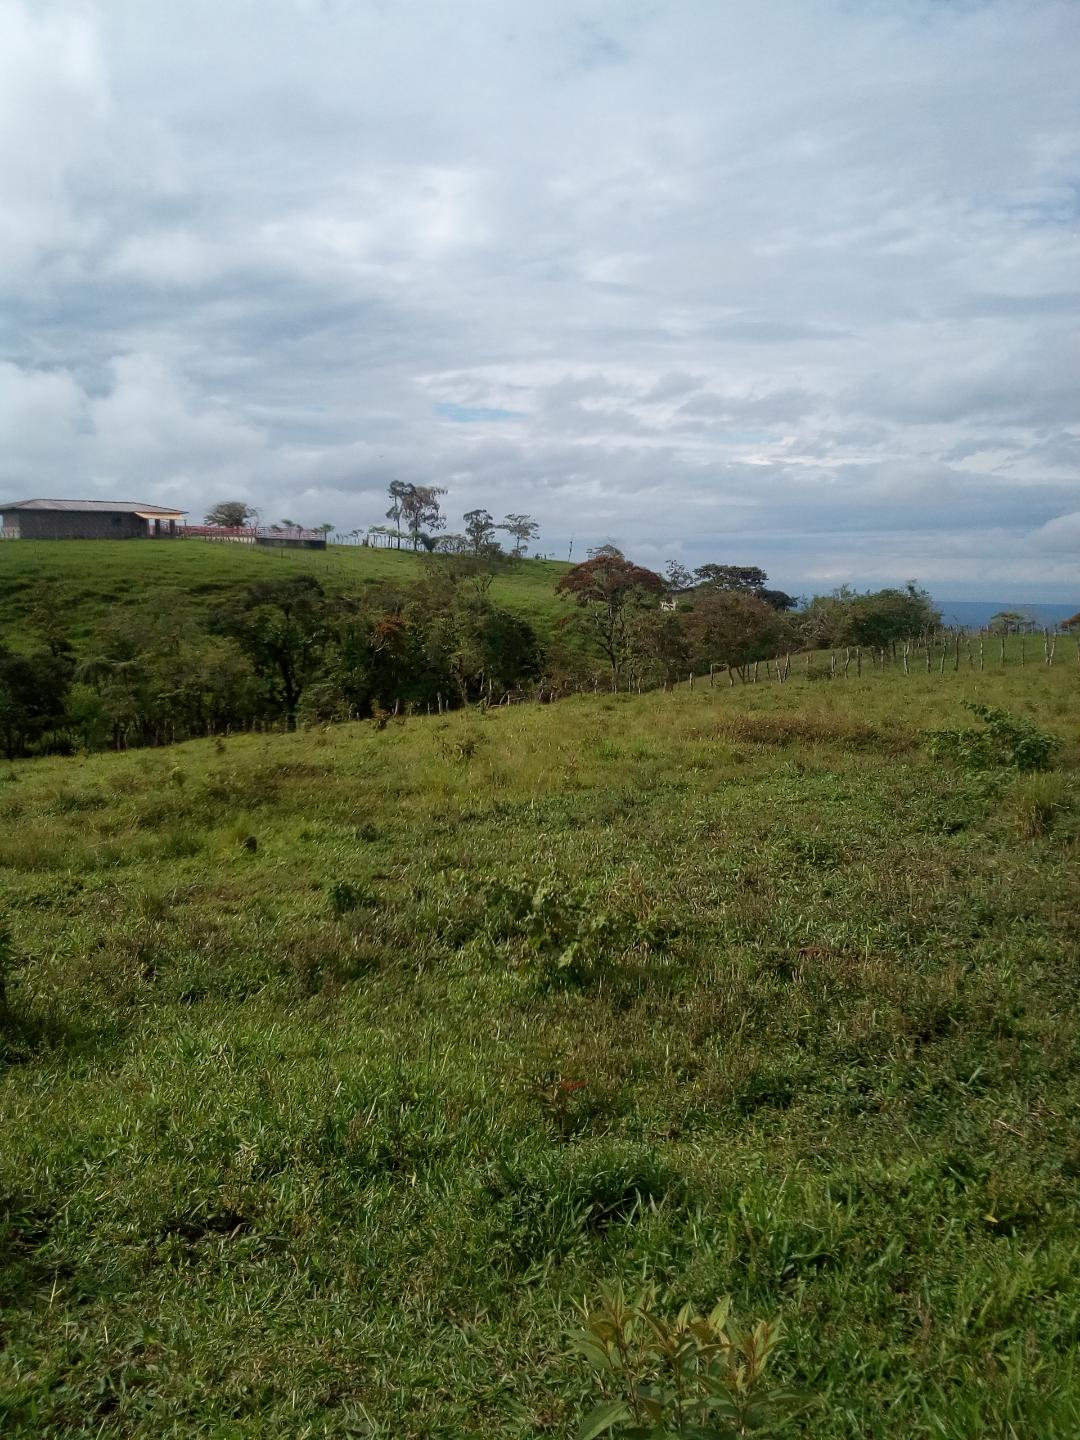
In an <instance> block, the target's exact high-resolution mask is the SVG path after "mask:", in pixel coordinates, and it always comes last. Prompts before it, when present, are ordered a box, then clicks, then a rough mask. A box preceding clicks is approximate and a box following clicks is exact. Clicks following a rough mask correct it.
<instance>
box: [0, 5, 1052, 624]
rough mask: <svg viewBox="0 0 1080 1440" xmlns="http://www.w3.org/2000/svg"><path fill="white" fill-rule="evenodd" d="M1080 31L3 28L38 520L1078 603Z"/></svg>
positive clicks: (555, 16)
mask: <svg viewBox="0 0 1080 1440" xmlns="http://www.w3.org/2000/svg"><path fill="white" fill-rule="evenodd" d="M1074 27H1075V10H1074V8H1073V6H1072V5H1071V4H1070V3H1052V0H1048V3H1038V4H1034V5H1032V4H1020V3H1006V0H987V3H984V4H981V5H978V6H967V5H964V6H960V5H953V4H935V5H927V4H922V3H914V0H912V3H910V4H899V5H895V6H889V7H865V8H864V9H862V10H854V9H853V8H852V7H850V6H847V5H841V4H840V3H837V4H835V5H824V6H814V7H807V6H804V5H801V4H799V3H797V0H777V3H776V4H774V5H770V6H760V7H753V8H752V9H750V10H746V11H744V12H743V13H735V12H733V11H732V10H731V9H730V7H719V6H711V5H704V4H702V5H690V6H667V5H656V6H650V7H626V6H621V5H618V6H617V5H614V4H606V3H600V0H591V3H577V4H569V3H563V0H556V3H553V4H551V5H547V6H543V7H538V6H535V5H532V4H527V3H525V0H521V3H511V4H506V3H499V4H495V3H494V0H491V3H480V4H477V5H475V6H472V7H470V8H469V10H468V11H467V12H466V13H462V12H461V11H460V10H459V9H456V8H455V7H449V8H448V7H446V6H443V5H441V4H438V3H435V0H419V3H417V4H415V5H410V6H408V7H390V8H388V7H383V6H377V5H374V4H369V3H362V0H356V3H352V0H333V3H331V0H270V3H262V4H259V5H258V6H256V5H254V4H248V3H246V0H244V3H240V4H237V5H235V6H229V7H224V9H223V8H222V7H220V6H219V5H216V4H211V3H210V0H190V3H188V4H186V5H185V6H183V7H175V6H171V5H167V4H165V3H164V0H151V3H147V0H139V3H136V0H114V3H110V4H108V5H104V4H99V5H96V6H95V5H87V4H84V3H81V0H80V3H74V0H72V3H65V0H52V3H48V4H41V3H35V4H30V3H23V0H13V3H9V4H8V5H7V6H6V7H4V8H3V10H2V11H0V189H2V193H3V194H4V196H5V212H6V214H5V225H4V226H3V227H2V228H0V294H2V301H3V303H2V305H0V311H2V313H3V314H4V315H5V316H6V317H7V324H6V328H5V329H4V330H3V331H2V332H0V491H2V492H3V493H2V495H0V498H5V499H7V498H10V499H17V498H22V497H24V496H30V495H56V494H61V493H63V494H72V495H74V494H79V495H87V496H91V495H112V494H119V493H120V492H123V493H125V494H127V493H132V494H134V493H138V494H139V495H140V496H144V497H145V498H146V499H147V500H157V501H161V502H163V503H177V504H181V503H182V504H183V505H184V507H185V508H187V509H190V510H192V511H193V512H195V513H198V512H199V510H200V508H205V507H206V506H208V505H209V504H211V503H213V502H214V501H215V500H218V499H220V498H222V497H223V496H225V495H237V496H245V497H247V498H250V499H251V500H253V501H254V502H255V503H257V504H258V505H259V506H260V507H261V508H262V510H263V512H264V514H266V515H267V516H268V517H273V516H276V515H289V516H293V517H298V518H301V519H304V520H307V521H309V522H311V523H318V522H321V521H323V520H332V521H334V522H335V523H336V524H337V525H338V527H339V528H342V529H352V528H354V527H355V526H358V525H364V524H370V523H377V522H378V521H380V520H381V519H382V518H383V511H384V510H385V508H386V504H385V501H384V499H383V495H384V492H385V487H386V484H387V482H388V481H389V480H390V479H391V478H399V479H405V480H412V481H414V482H417V483H426V484H432V483H435V484H440V485H445V486H447V488H448V489H449V491H450V495H449V502H448V503H449V506H450V510H451V524H452V525H454V524H456V519H457V516H458V515H460V513H461V512H463V511H465V510H467V509H470V508H472V507H474V506H477V505H483V506H486V507H487V508H489V509H491V510H492V511H496V512H499V513H501V512H502V511H503V510H507V509H523V510H528V511H529V512H531V513H533V514H535V515H536V516H537V518H538V519H539V520H540V522H541V526H542V530H541V540H540V546H541V549H543V550H546V551H548V552H549V553H552V554H557V555H565V554H567V553H568V551H569V547H570V542H571V540H573V541H574V545H575V555H578V554H581V553H583V551H584V549H585V547H586V546H587V545H588V544H590V543H596V542H597V541H601V540H608V539H610V540H613V541H616V542H617V543H619V544H621V545H623V546H625V547H626V548H627V549H628V550H629V551H631V552H632V553H633V554H634V555H635V556H636V557H637V558H639V559H640V560H642V561H643V562H645V563H651V564H660V563H662V561H663V560H664V559H666V558H668V557H672V556H678V557H680V558H682V559H684V560H686V561H688V562H689V563H691V564H693V563H700V562H701V561H703V560H707V559H721V560H729V561H733V562H749V563H756V564H761V565H764V566H765V567H766V568H767V569H768V570H769V572H770V574H771V575H772V576H773V579H774V581H775V582H776V583H777V584H780V585H782V586H783V587H784V588H785V589H788V590H809V589H815V588H816V589H820V588H824V587H829V586H831V585H833V584H836V583H838V582H840V581H842V580H854V581H855V582H857V583H867V584H869V583H889V582H896V581H902V580H905V579H907V578H909V577H910V576H918V577H919V578H920V579H921V580H922V581H923V582H924V583H926V584H928V585H930V586H931V587H932V588H934V589H936V590H937V591H938V593H948V594H949V595H951V596H955V597H957V598H962V597H963V596H964V595H979V594H983V593H985V592H986V590H987V588H988V587H989V588H990V589H992V590H994V591H995V593H996V592H1004V591H1009V592H1012V593H1014V594H1018V595H1022V596H1024V597H1027V598H1031V599H1039V598H1043V599H1048V600H1050V599H1061V600H1063V601H1068V600H1069V599H1071V598H1072V594H1073V590H1074V587H1075V585H1076V570H1075V560H1074V557H1075V554H1076V546H1077V540H1078V539H1080V508H1078V507H1080V489H1078V484H1077V476H1078V471H1080V467H1078V455H1080V436H1078V425H1077V419H1076V414H1075V380H1074V377H1075V375H1076V373H1077V359H1078V357H1077V342H1076V336H1077V333H1078V330H1077V319H1078V311H1080V286H1078V285H1077V280H1076V276H1077V274H1078V273H1080V272H1078V270H1077V235H1078V231H1080V225H1078V203H1077V198H1076V197H1077V194H1078V193H1080V192H1078V188H1077V184H1076V181H1077V175H1078V171H1080V124H1078V122H1077V120H1076V116H1075V107H1074V105H1073V104H1072V99H1071V97H1072V95H1073V93H1074V88H1073V87H1074V83H1075V82H1074V76H1073V69H1074V55H1075V50H1074V45H1075V28H1074Z"/></svg>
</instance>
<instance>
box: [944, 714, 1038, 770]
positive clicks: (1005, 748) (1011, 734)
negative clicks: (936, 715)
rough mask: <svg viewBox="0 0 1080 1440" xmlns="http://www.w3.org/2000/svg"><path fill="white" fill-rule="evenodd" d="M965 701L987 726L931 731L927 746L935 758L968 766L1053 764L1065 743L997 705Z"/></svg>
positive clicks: (1015, 767) (1019, 767) (1029, 767)
mask: <svg viewBox="0 0 1080 1440" xmlns="http://www.w3.org/2000/svg"><path fill="white" fill-rule="evenodd" d="M963 705H964V708H965V710H970V711H971V713H972V714H973V715H975V716H977V717H978V718H979V719H980V720H982V721H983V722H984V723H985V728H980V727H978V726H967V727H964V728H960V729H953V730H930V731H928V732H927V736H926V743H927V749H928V750H929V752H930V755H931V757H932V758H933V759H935V760H949V761H952V763H953V764H956V765H960V766H963V767H964V768H965V769H967V770H993V769H999V768H1000V769H1013V770H1047V769H1049V768H1050V765H1051V763H1052V761H1053V759H1054V756H1055V755H1056V754H1057V752H1058V750H1059V749H1060V747H1061V741H1060V740H1059V739H1058V738H1057V736H1056V735H1049V734H1047V733H1046V731H1045V730H1039V729H1038V728H1037V727H1036V726H1035V725H1033V724H1032V723H1031V721H1030V720H1024V719H1021V718H1020V717H1018V716H1016V715H1010V714H1009V712H1008V711H1007V710H999V709H997V708H996V707H995V706H993V705H980V704H978V703H977V702H976V701H974V700H965V701H963Z"/></svg>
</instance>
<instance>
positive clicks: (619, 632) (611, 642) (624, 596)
mask: <svg viewBox="0 0 1080 1440" xmlns="http://www.w3.org/2000/svg"><path fill="white" fill-rule="evenodd" d="M555 590H556V592H557V593H558V594H560V595H567V596H569V597H570V598H571V599H572V600H574V601H576V602H577V604H578V605H579V606H580V607H581V608H582V610H584V612H585V614H586V615H587V616H588V618H589V621H590V623H591V625H592V627H593V631H594V633H595V635H596V638H597V640H598V641H599V643H600V648H601V650H603V652H604V654H605V655H606V656H607V659H608V663H609V664H610V665H611V679H612V683H613V684H614V685H617V684H618V683H619V675H620V673H621V671H622V667H623V663H624V661H625V659H626V653H627V638H628V628H627V622H628V620H629V618H630V615H631V614H632V613H633V612H634V611H635V610H636V609H637V608H638V607H639V606H641V605H642V604H644V603H645V602H646V601H647V599H648V598H649V596H652V595H661V594H663V593H664V582H663V580H661V578H660V576H659V575H657V574H656V573H655V572H654V571H652V570H646V569H645V567H644V566H643V565H635V564H634V563H633V561H631V560H627V558H626V556H625V555H623V554H621V553H620V552H619V551H618V550H616V549H614V548H613V547H611V546H605V547H604V548H603V549H602V550H600V551H598V552H597V553H595V554H593V555H591V556H590V557H589V559H588V560H585V561H583V562H582V564H580V565H575V566H574V568H573V569H572V570H568V571H567V572H566V574H565V575H564V576H563V577H562V579H561V580H560V581H559V583H558V585H556V587H555Z"/></svg>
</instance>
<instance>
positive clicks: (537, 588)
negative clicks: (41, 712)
mask: <svg viewBox="0 0 1080 1440" xmlns="http://www.w3.org/2000/svg"><path fill="white" fill-rule="evenodd" d="M424 558H425V557H423V556H420V555H414V554H412V553H411V552H410V551H408V550H378V549H373V548H370V547H365V546H362V545H331V546H329V547H328V548H327V549H326V550H284V549H282V550H273V549H266V548H263V547H261V546H254V545H231V544H220V543H213V542H211V541H207V540H153V541H151V540H146V541H138V540H133V541H106V540H64V541H56V540H14V541H8V542H5V543H4V544H2V545H0V637H2V638H5V639H6V640H7V641H8V643H9V644H17V643H18V639H19V630H20V625H21V624H22V623H23V622H25V619H26V616H27V614H28V612H29V610H30V608H31V606H32V605H33V603H34V597H35V593H36V591H37V589H38V587H39V586H40V585H41V584H42V583H43V582H47V583H48V585H49V587H50V591H51V592H52V594H53V596H54V597H55V603H56V605H57V606H58V607H59V608H60V609H61V610H62V612H63V613H64V616H65V619H66V620H67V621H68V622H69V624H70V627H71V638H72V639H73V640H74V641H75V642H76V643H78V642H80V641H82V640H84V639H85V638H86V636H87V635H88V634H89V632H90V631H91V630H92V629H93V627H94V625H95V624H97V623H98V622H99V621H101V620H102V619H103V618H104V617H105V616H106V615H108V614H109V613H110V612H111V611H112V610H113V609H114V608H115V607H116V606H127V605H131V606H135V607H139V606H151V607H155V608H157V607H160V606H161V605H162V604H163V603H165V604H172V605H177V604H178V605H181V606H182V607H183V608H184V609H185V610H190V611H191V613H192V614H193V615H194V616H196V617H200V616H202V615H204V614H205V613H206V612H207V611H209V610H211V609H212V608H213V607H214V606H215V605H218V604H221V603H223V602H226V601H229V600H232V599H235V598H236V597H237V596H238V595H239V594H241V593H242V592H243V591H244V589H245V588H246V587H247V586H248V585H250V584H251V583H252V582H253V581H256V580H275V579H281V578H282V577H283V576H287V575H298V574H302V575H313V576H315V578H316V579H317V580H318V581H319V583H320V584H321V585H323V586H324V587H325V588H326V589H327V590H328V591H330V592H331V593H340V592H353V593H355V592H356V591H358V590H362V589H363V588H364V587H365V586H368V585H373V584H378V583H380V582H383V583H391V584H394V583H400V584H403V585H407V584H410V583H412V582H413V581H415V580H416V579H418V578H419V576H420V574H421V573H422V565H423V560H424ZM566 569H567V566H566V565H564V564H561V563H560V562H558V561H555V560H531V559H528V558H526V559H524V560H521V561H519V562H516V563H515V564H513V565H512V566H510V567H508V568H507V569H506V570H505V571H504V572H503V573H502V574H500V575H499V576H498V577H497V578H496V580H495V582H494V584H493V586H492V596H493V598H494V599H495V600H497V601H498V603H499V604H501V605H506V606H508V607H509V608H510V609H514V610H518V611H519V612H520V613H521V614H523V615H525V616H526V617H527V618H528V619H530V620H531V621H532V622H533V623H534V624H535V625H536V626H537V628H538V629H540V630H543V629H545V628H549V627H550V625H551V624H552V623H553V622H554V621H555V620H556V619H557V618H558V617H559V616H560V615H561V614H563V613H565V609H566V607H565V606H564V605H560V603H559V601H558V599H557V597H556V596H555V594H554V589H555V583H556V581H557V580H558V578H559V576H560V575H562V574H563V573H564V572H565V570H566Z"/></svg>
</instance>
